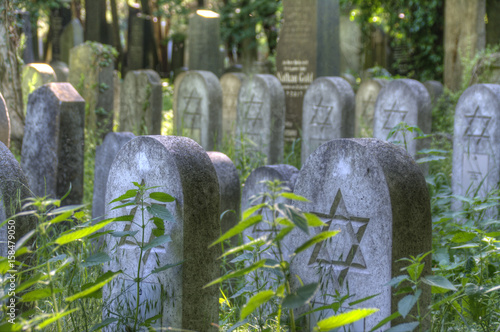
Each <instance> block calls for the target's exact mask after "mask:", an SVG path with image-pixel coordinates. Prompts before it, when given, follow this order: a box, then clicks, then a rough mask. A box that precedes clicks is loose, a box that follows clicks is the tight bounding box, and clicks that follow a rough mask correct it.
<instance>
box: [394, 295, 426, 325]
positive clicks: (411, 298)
mask: <svg viewBox="0 0 500 332" xmlns="http://www.w3.org/2000/svg"><path fill="white" fill-rule="evenodd" d="M421 293H422V291H421V290H420V289H419V290H418V291H417V292H416V294H415V295H412V294H410V295H406V296H405V297H403V298H402V299H401V300H400V301H399V302H398V311H399V313H400V314H401V316H403V318H406V316H407V315H408V313H409V312H410V310H411V309H412V308H413V306H414V305H415V303H417V301H418V298H419V297H420V294H421Z"/></svg>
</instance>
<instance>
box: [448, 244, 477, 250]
mask: <svg viewBox="0 0 500 332" xmlns="http://www.w3.org/2000/svg"><path fill="white" fill-rule="evenodd" d="M477 247H479V244H477V243H467V244H462V245H461V246H457V247H451V249H467V248H477Z"/></svg>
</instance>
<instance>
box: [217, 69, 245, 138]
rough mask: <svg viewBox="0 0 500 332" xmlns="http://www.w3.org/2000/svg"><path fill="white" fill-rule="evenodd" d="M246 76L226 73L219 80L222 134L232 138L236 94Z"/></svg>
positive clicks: (236, 101)
mask: <svg viewBox="0 0 500 332" xmlns="http://www.w3.org/2000/svg"><path fill="white" fill-rule="evenodd" d="M245 78H246V75H245V74H243V73H226V74H224V75H222V77H221V78H220V85H221V88H222V134H223V135H224V136H226V137H228V138H229V137H234V134H235V132H236V118H237V105H238V94H239V93H240V88H241V84H242V83H243V81H244V80H245Z"/></svg>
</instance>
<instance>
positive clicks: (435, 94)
mask: <svg viewBox="0 0 500 332" xmlns="http://www.w3.org/2000/svg"><path fill="white" fill-rule="evenodd" d="M424 86H425V88H426V89H427V92H429V96H430V97H431V104H432V106H434V104H435V103H436V101H438V100H439V98H441V95H442V94H443V92H444V88H443V84H442V83H441V82H438V81H425V82H424Z"/></svg>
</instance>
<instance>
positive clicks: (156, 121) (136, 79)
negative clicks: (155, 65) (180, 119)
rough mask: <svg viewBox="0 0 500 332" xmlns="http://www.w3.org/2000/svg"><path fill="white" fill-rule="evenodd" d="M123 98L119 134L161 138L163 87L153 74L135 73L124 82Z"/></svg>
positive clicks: (130, 73)
mask: <svg viewBox="0 0 500 332" xmlns="http://www.w3.org/2000/svg"><path fill="white" fill-rule="evenodd" d="M122 89H123V93H121V96H120V99H121V100H120V126H119V128H120V130H121V131H131V132H133V133H134V134H136V135H160V134H161V120H162V114H161V109H162V106H163V105H162V102H163V96H162V87H161V80H160V76H159V75H158V74H157V73H156V72H155V71H154V70H150V69H147V70H132V71H129V72H128V73H127V75H126V76H125V80H124V81H123V86H122Z"/></svg>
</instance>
